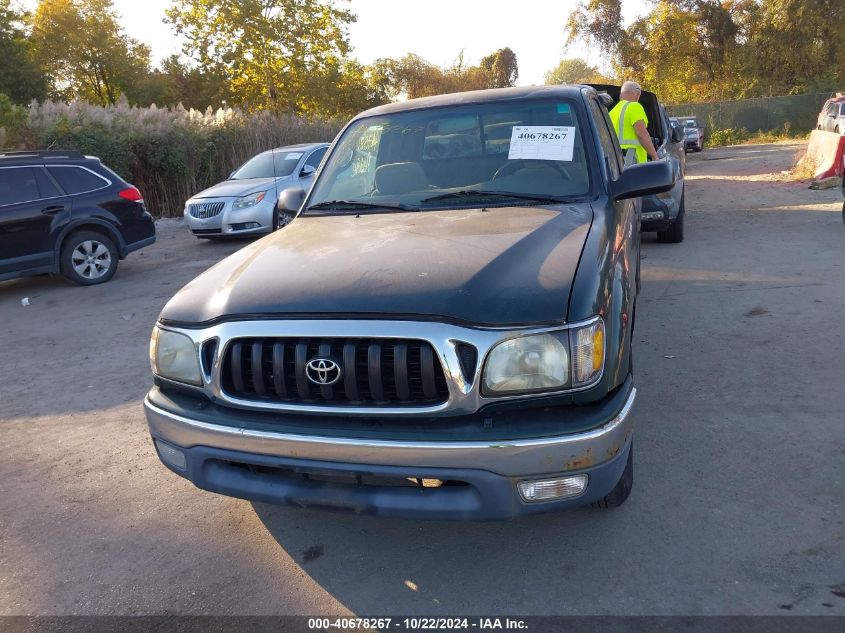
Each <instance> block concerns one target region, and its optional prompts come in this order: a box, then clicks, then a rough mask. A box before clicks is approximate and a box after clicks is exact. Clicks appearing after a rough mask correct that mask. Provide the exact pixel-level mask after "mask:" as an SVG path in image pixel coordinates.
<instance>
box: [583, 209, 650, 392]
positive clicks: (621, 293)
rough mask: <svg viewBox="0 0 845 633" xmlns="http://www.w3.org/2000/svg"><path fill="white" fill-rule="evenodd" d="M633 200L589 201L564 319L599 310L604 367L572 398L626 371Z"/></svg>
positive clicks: (635, 245) (635, 235)
mask: <svg viewBox="0 0 845 633" xmlns="http://www.w3.org/2000/svg"><path fill="white" fill-rule="evenodd" d="M639 204H640V203H639V201H628V202H625V203H618V204H617V205H615V204H614V203H612V202H611V201H610V199H609V198H607V197H602V198H600V199H599V200H598V201H596V202H594V203H593V213H594V219H593V224H592V227H591V228H590V233H589V235H588V236H587V240H586V242H585V244H584V250H583V252H582V254H581V260H580V262H579V264H578V272H577V273H576V276H575V280H574V282H573V285H572V293H571V295H570V301H569V310H568V318H567V320H568V321H569V322H575V321H581V320H585V319H588V318H590V317H591V316H593V315H596V314H600V315H602V316H603V317H604V322H605V372H604V376H603V377H602V380H601V381H600V382H599V383H598V384H597V385H596V386H595V387H593V388H591V389H589V390H586V391H583V392H581V393H579V394H576V396H575V401H576V402H587V401H591V400H595V399H597V398H600V397H603V396H604V395H605V394H607V393H608V392H610V391H612V390H613V389H615V388H617V387H618V386H619V385H621V384H622V383H623V382H624V381H625V378H626V377H627V376H628V374H629V366H630V357H631V330H630V327H631V323H632V321H633V310H634V301H635V299H636V294H637V289H636V269H637V262H638V259H639V244H640V235H639V213H638V209H637V208H636V207H637V205H639Z"/></svg>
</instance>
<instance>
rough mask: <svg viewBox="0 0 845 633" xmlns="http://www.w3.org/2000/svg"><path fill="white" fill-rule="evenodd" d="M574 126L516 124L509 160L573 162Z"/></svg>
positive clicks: (512, 134) (512, 133)
mask: <svg viewBox="0 0 845 633" xmlns="http://www.w3.org/2000/svg"><path fill="white" fill-rule="evenodd" d="M574 149H575V128H574V127H553V126H551V125H514V126H513V130H512V131H511V147H510V151H509V152H508V159H509V160H519V159H522V160H559V161H566V162H572V153H573V151H574Z"/></svg>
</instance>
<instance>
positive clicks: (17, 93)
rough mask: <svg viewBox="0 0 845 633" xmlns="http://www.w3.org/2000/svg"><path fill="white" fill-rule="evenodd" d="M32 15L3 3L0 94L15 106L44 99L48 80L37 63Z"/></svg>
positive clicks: (7, 1) (0, 15) (0, 7)
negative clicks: (31, 27)
mask: <svg viewBox="0 0 845 633" xmlns="http://www.w3.org/2000/svg"><path fill="white" fill-rule="evenodd" d="M30 18H31V16H30V15H29V14H28V13H26V12H24V11H18V10H15V9H14V8H13V7H12V5H11V1H10V0H0V60H2V61H0V93H5V94H6V95H7V96H8V97H9V98H10V99H11V100H12V101H13V102H15V103H28V102H29V101H31V100H32V99H38V100H39V101H41V100H43V99H44V98H45V97H46V96H47V86H48V80H47V77H46V76H45V75H44V72H43V71H42V70H41V68H40V67H39V65H38V63H37V62H36V61H35V56H34V55H33V49H32V43H31V42H30V40H29V21H30Z"/></svg>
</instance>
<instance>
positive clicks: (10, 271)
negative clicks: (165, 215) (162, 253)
mask: <svg viewBox="0 0 845 633" xmlns="http://www.w3.org/2000/svg"><path fill="white" fill-rule="evenodd" d="M154 241H155V224H154V223H153V218H152V216H151V215H150V214H149V213H148V212H147V209H146V207H145V206H144V199H143V197H142V196H141V192H140V191H138V189H137V188H135V187H133V186H132V185H130V184H129V183H127V182H126V181H124V180H123V179H122V178H121V177H120V176H118V175H117V174H115V173H114V172H113V171H112V170H110V169H109V168H108V167H106V166H105V165H103V164H102V163H101V162H100V161H99V159H97V158H94V157H92V156H83V155H82V154H80V153H79V152H73V151H63V150H56V151H42V152H10V153H5V154H0V281H2V280H4V279H12V278H14V277H23V276H26V275H37V274H40V273H57V272H61V273H62V274H63V275H64V276H65V277H67V278H68V279H69V280H70V281H72V282H74V283H76V284H79V285H83V286H90V285H93V284H99V283H103V282H105V281H108V280H109V279H111V278H112V277H113V276H114V273H115V271H117V262H118V260H119V259H123V258H125V257H126V256H127V255H128V254H129V253H131V252H132V251H136V250H138V249H140V248H143V247H144V246H147V245H149V244H152V243H153V242H154Z"/></svg>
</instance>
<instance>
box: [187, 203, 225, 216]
mask: <svg viewBox="0 0 845 633" xmlns="http://www.w3.org/2000/svg"><path fill="white" fill-rule="evenodd" d="M224 204H225V203H224V202H202V203H200V204H189V205H188V213H190V214H191V217H194V218H197V219H200V220H207V219H208V218H213V217H214V216H215V215H218V214H219V213H220V212H221V211H222V210H223V206H224Z"/></svg>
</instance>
